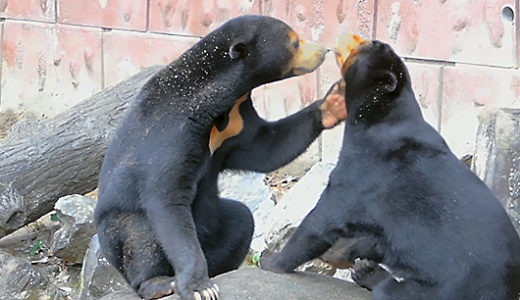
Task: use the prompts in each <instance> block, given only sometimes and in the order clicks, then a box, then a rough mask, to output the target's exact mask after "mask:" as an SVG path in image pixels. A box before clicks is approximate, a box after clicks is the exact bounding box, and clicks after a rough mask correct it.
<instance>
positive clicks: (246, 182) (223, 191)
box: [219, 172, 274, 251]
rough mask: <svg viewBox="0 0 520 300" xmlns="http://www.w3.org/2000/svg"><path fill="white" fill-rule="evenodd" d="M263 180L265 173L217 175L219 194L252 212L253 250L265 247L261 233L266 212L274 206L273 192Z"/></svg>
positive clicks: (263, 229) (265, 220)
mask: <svg viewBox="0 0 520 300" xmlns="http://www.w3.org/2000/svg"><path fill="white" fill-rule="evenodd" d="M264 181H265V174H261V173H255V172H224V173H221V174H220V175H219V190H220V196H221V197H222V198H228V199H233V200H237V201H241V202H242V203H244V204H245V205H247V207H249V209H250V210H251V212H252V213H253V216H254V219H255V232H254V234H253V242H252V243H251V248H252V249H253V250H254V251H261V250H262V249H263V248H265V243H264V239H263V235H264V233H265V230H266V228H267V227H266V226H267V223H266V222H267V218H268V214H269V213H270V211H271V209H272V208H273V207H274V202H273V201H272V200H271V199H272V197H273V194H272V192H271V190H270V189H269V188H268V187H267V186H266V185H265V183H264Z"/></svg>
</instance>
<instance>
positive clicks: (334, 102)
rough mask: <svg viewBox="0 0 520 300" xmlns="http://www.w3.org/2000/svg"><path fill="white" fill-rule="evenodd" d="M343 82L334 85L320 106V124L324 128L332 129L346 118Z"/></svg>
mask: <svg viewBox="0 0 520 300" xmlns="http://www.w3.org/2000/svg"><path fill="white" fill-rule="evenodd" d="M345 85H346V84H345V81H344V80H340V81H338V82H336V83H334V84H333V85H332V87H331V89H330V90H329V92H328V93H327V95H326V96H325V101H323V103H322V105H321V112H322V124H323V127H325V128H331V127H334V126H335V125H336V124H338V123H339V122H341V121H343V120H345V119H346V118H347V107H346V105H345Z"/></svg>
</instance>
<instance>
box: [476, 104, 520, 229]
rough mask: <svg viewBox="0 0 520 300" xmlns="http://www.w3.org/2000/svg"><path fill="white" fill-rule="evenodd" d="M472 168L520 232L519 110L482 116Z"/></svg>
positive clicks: (495, 111) (501, 110)
mask: <svg viewBox="0 0 520 300" xmlns="http://www.w3.org/2000/svg"><path fill="white" fill-rule="evenodd" d="M479 121H480V123H479V128H478V131H477V141H476V150H475V155H474V158H473V165H472V169H473V171H474V172H475V173H476V174H477V175H478V176H479V177H480V178H481V179H482V180H483V181H484V182H485V183H486V184H487V185H488V187H489V188H490V189H491V190H492V191H493V193H494V194H495V195H496V196H497V198H498V200H500V202H501V203H502V205H503V206H504V207H505V209H506V211H507V213H508V214H509V216H510V217H511V220H512V222H513V225H514V226H515V228H516V230H517V232H518V233H519V234H520V109H497V110H493V111H491V112H488V113H487V114H484V115H481V116H480V120H479Z"/></svg>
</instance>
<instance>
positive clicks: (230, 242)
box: [202, 199, 254, 277]
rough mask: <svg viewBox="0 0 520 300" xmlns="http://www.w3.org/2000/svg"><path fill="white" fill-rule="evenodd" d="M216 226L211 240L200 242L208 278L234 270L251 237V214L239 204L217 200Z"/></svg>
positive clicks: (252, 226)
mask: <svg viewBox="0 0 520 300" xmlns="http://www.w3.org/2000/svg"><path fill="white" fill-rule="evenodd" d="M218 218H219V226H218V228H217V229H216V230H215V231H214V233H213V236H212V237H211V241H207V242H206V243H204V244H203V245H202V247H203V251H204V255H205V257H206V261H207V263H208V273H209V276H210V277H213V276H216V275H219V274H222V273H225V272H228V271H231V270H235V269H237V268H238V267H239V266H240V264H242V262H243V261H244V259H245V257H246V255H247V252H248V251H249V246H250V244H251V239H252V237H253V230H254V221H253V215H252V214H251V211H250V210H249V208H248V207H247V206H245V205H244V204H243V203H241V202H238V201H234V200H229V199H221V200H220V203H219V213H218Z"/></svg>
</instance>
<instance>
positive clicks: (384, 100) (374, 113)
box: [346, 87, 422, 127]
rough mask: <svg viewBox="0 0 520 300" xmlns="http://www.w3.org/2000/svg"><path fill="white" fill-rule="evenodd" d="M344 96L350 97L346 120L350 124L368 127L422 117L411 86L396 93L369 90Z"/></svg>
mask: <svg viewBox="0 0 520 300" xmlns="http://www.w3.org/2000/svg"><path fill="white" fill-rule="evenodd" d="M346 97H347V99H348V98H350V100H348V103H347V110H348V112H349V117H348V119H347V120H348V121H347V122H348V123H350V124H351V125H352V126H363V127H370V126H373V125H376V124H379V123H385V122H392V123H393V122H399V121H401V120H402V121H405V120H410V119H412V118H416V117H420V118H422V114H421V109H420V107H419V105H418V103H417V100H416V99H415V95H414V93H413V91H412V89H411V87H410V88H409V87H404V88H402V89H401V90H400V91H399V92H398V95H395V94H389V95H388V94H386V95H385V94H380V93H377V92H369V93H364V94H358V95H355V96H350V97H349V95H347V96H346Z"/></svg>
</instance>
